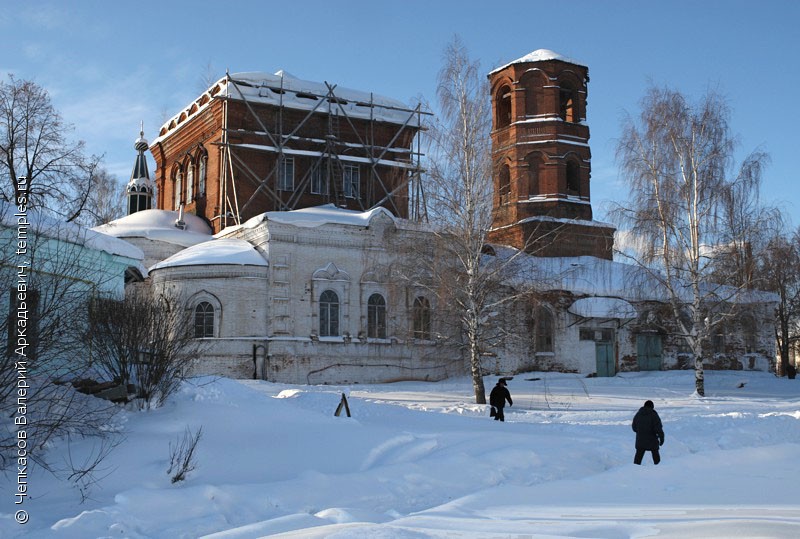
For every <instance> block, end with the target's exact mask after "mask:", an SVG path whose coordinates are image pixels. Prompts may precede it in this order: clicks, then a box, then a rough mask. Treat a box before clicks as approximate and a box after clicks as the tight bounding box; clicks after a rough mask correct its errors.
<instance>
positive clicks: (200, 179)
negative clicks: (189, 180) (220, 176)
mask: <svg viewBox="0 0 800 539" xmlns="http://www.w3.org/2000/svg"><path fill="white" fill-rule="evenodd" d="M207 165H208V156H207V155H205V154H202V155H201V156H200V160H199V162H198V171H197V196H198V197H203V196H205V195H206V166H207Z"/></svg>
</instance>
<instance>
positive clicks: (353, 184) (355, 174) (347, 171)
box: [342, 165, 361, 198]
mask: <svg viewBox="0 0 800 539" xmlns="http://www.w3.org/2000/svg"><path fill="white" fill-rule="evenodd" d="M353 180H355V181H353ZM342 182H343V184H344V186H343V187H344V196H345V198H359V196H360V193H359V191H360V187H361V169H360V168H359V167H358V165H342Z"/></svg>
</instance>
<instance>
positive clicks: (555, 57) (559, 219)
mask: <svg viewBox="0 0 800 539" xmlns="http://www.w3.org/2000/svg"><path fill="white" fill-rule="evenodd" d="M588 71H589V70H588V68H587V67H586V66H583V65H580V64H578V63H576V62H575V61H574V60H571V59H569V58H565V57H563V56H561V55H559V54H557V53H555V52H553V51H549V50H545V49H539V50H536V51H534V52H532V53H530V54H528V55H526V56H523V57H522V58H520V59H518V60H515V61H513V62H511V63H509V64H507V65H504V66H502V67H500V68H497V69H495V70H494V71H492V72H491V73H489V81H490V85H491V92H492V95H491V98H492V112H493V119H492V159H493V167H494V168H493V175H492V176H493V177H492V181H493V183H494V200H493V212H494V216H493V217H494V220H493V225H492V230H491V231H490V232H489V239H490V240H491V241H492V242H494V243H502V244H506V245H512V246H514V247H517V248H519V249H524V250H525V251H527V252H529V253H531V254H534V255H537V256H595V257H599V258H605V259H608V260H610V259H611V258H612V251H613V247H614V228H613V227H611V226H610V225H607V224H604V223H599V222H597V221H593V220H592V205H591V197H590V193H589V183H590V176H591V152H590V150H589V127H588V125H587V124H586V97H587V83H588V82H589V75H588Z"/></svg>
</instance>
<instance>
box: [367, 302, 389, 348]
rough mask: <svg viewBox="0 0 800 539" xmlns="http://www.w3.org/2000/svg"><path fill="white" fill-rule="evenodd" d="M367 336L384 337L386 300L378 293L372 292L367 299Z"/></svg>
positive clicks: (372, 337) (373, 337)
mask: <svg viewBox="0 0 800 539" xmlns="http://www.w3.org/2000/svg"><path fill="white" fill-rule="evenodd" d="M367 337H369V338H371V339H385V338H386V300H385V299H383V296H381V295H380V294H372V295H371V296H370V297H369V300H368V301H367Z"/></svg>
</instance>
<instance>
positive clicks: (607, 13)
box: [0, 0, 800, 226]
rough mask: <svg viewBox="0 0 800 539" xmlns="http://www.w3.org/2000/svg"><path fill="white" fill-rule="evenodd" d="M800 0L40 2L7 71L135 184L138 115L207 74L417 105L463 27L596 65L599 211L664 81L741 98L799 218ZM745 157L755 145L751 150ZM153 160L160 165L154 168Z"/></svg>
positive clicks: (29, 13) (149, 120) (23, 6)
mask: <svg viewBox="0 0 800 539" xmlns="http://www.w3.org/2000/svg"><path fill="white" fill-rule="evenodd" d="M798 23H800V2H796V1H793V0H761V1H759V2H755V1H749V2H743V1H738V0H730V1H721V0H703V1H697V0H693V1H684V0H670V1H647V0H637V1H616V2H613V1H585V0H573V1H571V2H558V1H549V2H546V1H540V0H529V1H527V2H525V1H517V0H506V1H504V2H478V1H471V0H460V1H452V0H439V1H437V0H427V1H419V0H404V1H403V2H396V1H393V2H380V1H377V0H373V1H371V2H370V1H362V0H359V1H348V0H339V1H337V2H331V1H329V0H327V1H317V0H301V1H298V2H270V1H236V0H230V1H229V2H219V1H216V2H209V1H205V0H196V1H193V2H178V1H174V2H171V1H168V0H161V1H158V2H154V1H150V0H139V1H137V2H107V1H78V0H76V1H73V2H43V1H38V0H28V1H26V2H18V1H10V0H6V1H4V2H3V3H2V10H0V73H2V74H3V75H5V74H6V73H14V74H15V76H16V77H17V78H26V79H33V80H35V81H36V82H37V83H39V84H40V85H42V86H43V87H45V88H46V89H47V90H48V91H49V92H50V94H51V96H52V98H53V101H54V103H55V105H56V107H57V108H58V110H59V111H60V112H61V113H62V115H63V116H64V117H65V119H66V120H67V121H68V122H70V123H72V124H73V125H74V126H75V136H76V137H77V138H80V139H83V140H85V141H86V143H87V148H88V150H89V151H90V152H91V153H96V154H104V155H105V164H106V166H107V167H108V169H109V170H110V171H111V172H112V173H114V174H115V175H117V176H118V177H119V178H120V181H127V179H128V176H129V175H130V171H131V168H132V167H133V161H134V157H135V152H134V150H133V140H134V139H135V138H136V137H137V136H138V129H139V122H140V121H144V125H145V136H146V137H147V138H149V139H150V140H152V139H153V138H154V137H155V134H156V133H157V131H158V128H159V127H160V125H161V123H162V122H163V120H164V119H165V118H167V117H169V116H171V115H173V114H175V113H176V112H178V111H179V110H180V108H181V107H183V106H185V105H187V104H188V103H189V102H190V101H192V100H193V99H194V98H195V97H196V96H197V95H198V94H199V93H200V89H201V81H202V80H203V79H204V77H205V76H206V74H207V73H208V71H209V67H210V68H211V70H212V71H213V73H214V75H215V76H217V77H221V76H222V75H224V73H225V70H226V69H228V70H230V71H231V72H238V71H268V72H275V71H277V70H278V69H285V70H286V71H288V72H289V73H292V74H293V75H295V76H297V77H299V78H303V79H307V80H313V81H329V82H332V83H336V84H339V85H341V86H346V87H350V88H357V89H360V90H365V91H372V92H375V93H378V94H382V95H386V96H390V97H393V98H396V99H399V100H401V101H406V102H408V103H411V102H413V101H414V100H415V99H416V98H417V97H419V96H423V97H424V98H425V99H427V100H428V101H430V102H434V101H435V88H436V73H437V71H438V69H439V67H440V66H441V60H442V50H443V49H444V47H445V45H446V44H447V43H448V42H449V41H450V40H451V39H452V37H453V35H455V34H458V35H460V36H461V38H462V40H463V42H464V43H465V45H466V46H467V47H468V49H469V51H470V53H471V55H472V56H473V57H474V58H476V59H478V60H480V62H481V65H482V67H483V69H484V71H485V72H487V73H488V72H489V71H490V70H491V69H493V68H494V67H497V66H499V65H502V64H504V63H506V62H508V61H510V60H513V59H516V58H519V57H521V56H523V55H525V54H527V53H528V52H531V51H533V50H535V49H539V48H546V49H552V50H554V51H556V52H558V53H561V54H563V55H565V56H568V57H571V58H574V59H576V60H578V61H580V62H581V63H583V64H585V65H588V66H589V74H590V78H591V82H590V84H589V105H588V123H589V126H590V129H591V136H592V138H591V141H590V142H591V145H592V155H593V157H592V200H593V203H594V208H595V218H600V219H602V218H603V217H604V211H603V202H604V201H606V200H610V199H616V198H621V197H622V198H624V197H625V196H627V191H626V189H624V188H623V187H622V186H621V184H620V183H619V181H618V177H617V166H616V163H615V159H614V152H615V144H616V138H617V137H618V136H619V130H620V121H621V118H622V116H623V114H624V113H625V112H626V111H627V112H630V113H632V114H636V113H638V103H639V100H640V99H641V97H642V96H643V95H644V91H645V89H646V88H647V86H648V84H649V83H650V81H653V82H655V83H657V84H667V85H670V86H671V87H674V88H677V89H679V90H681V91H683V92H684V93H686V94H687V95H689V96H699V95H701V94H702V93H704V92H705V91H706V90H707V89H708V88H709V87H714V88H716V89H718V90H719V91H721V92H722V93H723V94H724V95H725V96H726V97H727V98H728V99H729V104H730V106H731V108H732V109H733V115H732V129H733V131H734V132H735V133H737V134H738V135H739V138H740V143H741V144H740V149H741V152H742V155H744V153H747V152H750V151H752V150H754V149H761V150H765V151H766V152H768V153H769V154H770V156H771V164H770V166H769V167H768V168H767V170H766V175H765V186H764V190H763V195H764V198H765V199H766V200H767V201H769V202H773V203H777V204H780V206H781V207H782V209H783V210H784V211H785V212H786V214H787V215H788V216H789V218H790V219H791V222H792V225H793V226H797V225H800V190H798V189H797V187H796V184H797V182H798V180H800V177H799V176H800V175H799V174H798V172H797V169H796V168H795V166H794V162H793V159H794V158H795V156H796V155H797V154H798V151H799V150H798V142H800V134H798V133H800V131H799V129H800V112H798V110H800V102H799V101H798V99H797V96H798V89H800V69H799V68H800V65H799V62H798V57H799V56H800V54H799V53H800V38H798V37H796V35H797V26H798ZM740 157H741V156H740ZM152 167H153V164H152V161H151V172H152Z"/></svg>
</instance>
